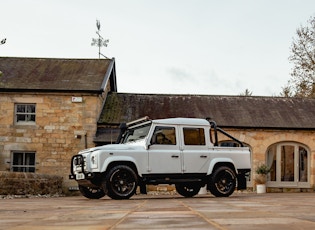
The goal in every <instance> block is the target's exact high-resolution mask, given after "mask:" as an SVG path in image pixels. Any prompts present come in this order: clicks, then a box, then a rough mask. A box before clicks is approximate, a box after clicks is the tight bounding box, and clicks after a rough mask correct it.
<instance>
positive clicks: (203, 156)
mask: <svg viewBox="0 0 315 230" xmlns="http://www.w3.org/2000/svg"><path fill="white" fill-rule="evenodd" d="M207 157H208V156H207V155H201V156H200V158H207Z"/></svg>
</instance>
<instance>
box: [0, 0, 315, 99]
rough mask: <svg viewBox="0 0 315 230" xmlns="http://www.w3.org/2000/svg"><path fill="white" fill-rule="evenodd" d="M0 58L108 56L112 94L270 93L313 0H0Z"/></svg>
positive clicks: (287, 66) (314, 11) (280, 80)
mask: <svg viewBox="0 0 315 230" xmlns="http://www.w3.org/2000/svg"><path fill="white" fill-rule="evenodd" d="M0 9H1V13H0V40H2V39H3V38H6V39H7V40H6V43H5V44H4V45H0V56H2V57H39V58H79V59H82V58H83V59H86V58H88V59H90V58H95V59H97V58H98V48H97V47H96V46H91V43H92V38H97V37H98V36H97V34H96V31H97V28H96V20H99V21H100V24H101V32H100V34H101V35H102V37H104V38H105V39H109V43H108V46H107V47H102V49H101V53H102V54H103V55H105V56H106V57H108V58H115V63H116V78H117V89H118V92H128V93H149V94H150V93H153V94H156V93H162V94H192V95H196V94H197V95H198V94H200V95H240V94H241V93H244V92H245V90H246V89H248V90H249V91H250V92H252V95H253V96H278V95H279V94H280V92H281V90H282V87H284V86H285V85H286V83H287V81H288V80H289V79H290V72H291V69H292V67H293V66H292V64H291V63H290V62H289V60H288V57H289V56H290V46H291V44H292V41H293V38H294V37H296V29H297V28H299V27H300V26H301V25H303V26H305V25H307V21H308V20H309V19H310V17H313V16H315V1H314V0H159V1H156V0H115V1H113V0H90V1H88V0H45V1H43V0H0Z"/></svg>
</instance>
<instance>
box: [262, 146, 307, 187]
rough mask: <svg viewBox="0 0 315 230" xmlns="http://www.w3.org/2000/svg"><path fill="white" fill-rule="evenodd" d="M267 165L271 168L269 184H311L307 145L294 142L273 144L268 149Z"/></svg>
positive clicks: (288, 185) (301, 185) (297, 185)
mask: <svg viewBox="0 0 315 230" xmlns="http://www.w3.org/2000/svg"><path fill="white" fill-rule="evenodd" d="M267 165H268V167H270V168H271V172H270V173H269V176H268V186H270V187H273V186H276V187H298V188H308V187H309V186H310V154H309V150H308V148H307V147H306V146H304V145H302V144H299V143H294V142H282V143H277V144H274V145H271V146H270V147H269V148H268V150H267Z"/></svg>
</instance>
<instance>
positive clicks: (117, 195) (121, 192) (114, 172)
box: [106, 165, 138, 200]
mask: <svg viewBox="0 0 315 230" xmlns="http://www.w3.org/2000/svg"><path fill="white" fill-rule="evenodd" d="M137 182H138V177H137V174H136V173H135V172H134V170H133V169H132V168H130V167H129V166H127V165H116V166H114V167H113V168H111V169H110V170H109V172H108V173H107V176H106V183H107V191H108V194H107V195H108V196H109V197H111V198H112V199H117V200H121V199H129V198H130V197H131V196H132V195H133V194H135V192H136V189H137Z"/></svg>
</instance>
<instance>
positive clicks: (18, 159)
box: [11, 151, 35, 172]
mask: <svg viewBox="0 0 315 230" xmlns="http://www.w3.org/2000/svg"><path fill="white" fill-rule="evenodd" d="M11 158H12V159H11V162H12V163H11V171H12V172H35V152H22V151H14V152H12V156H11Z"/></svg>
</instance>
